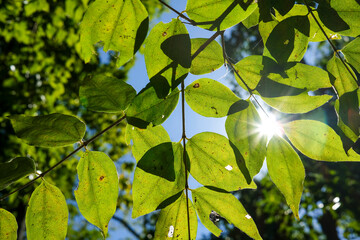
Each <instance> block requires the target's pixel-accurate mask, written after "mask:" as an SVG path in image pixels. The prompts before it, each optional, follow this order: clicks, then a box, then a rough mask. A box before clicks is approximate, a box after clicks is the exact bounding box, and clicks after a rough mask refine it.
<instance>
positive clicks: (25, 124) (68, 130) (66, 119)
mask: <svg viewBox="0 0 360 240" xmlns="http://www.w3.org/2000/svg"><path fill="white" fill-rule="evenodd" d="M9 118H10V120H11V124H12V125H13V128H14V130H15V134H16V136H17V137H18V138H21V139H22V140H24V141H25V142H26V143H27V144H29V145H34V146H38V147H61V146H66V145H70V144H73V143H75V142H78V141H80V140H81V139H82V138H83V136H84V134H85V130H86V127H85V124H84V123H83V122H82V121H80V120H79V119H78V118H76V117H73V116H69V115H64V114H60V113H53V114H49V115H45V116H37V117H30V116H24V115H15V116H10V117H9Z"/></svg>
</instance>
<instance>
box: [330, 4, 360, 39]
mask: <svg viewBox="0 0 360 240" xmlns="http://www.w3.org/2000/svg"><path fill="white" fill-rule="evenodd" d="M330 5H331V7H332V8H333V9H334V10H335V11H336V12H337V13H338V14H339V17H341V18H342V19H343V20H344V21H345V22H346V23H347V24H348V25H349V29H348V30H344V31H339V33H340V34H341V35H344V36H350V37H356V36H358V35H359V34H360V4H359V2H358V1H357V0H342V1H330Z"/></svg>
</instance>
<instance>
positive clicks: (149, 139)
mask: <svg viewBox="0 0 360 240" xmlns="http://www.w3.org/2000/svg"><path fill="white" fill-rule="evenodd" d="M130 140H132V141H133V145H132V149H131V150H132V151H131V153H132V154H133V156H134V158H135V159H136V161H139V160H140V159H141V158H142V157H143V156H144V154H145V153H146V152H147V151H148V150H149V149H151V148H153V147H155V146H157V145H159V144H160V143H165V142H171V140H170V137H169V134H168V133H167V132H166V130H165V128H164V127H163V126H161V125H159V126H154V127H153V126H151V125H149V126H148V127H147V128H146V129H141V128H137V127H134V126H131V125H130V124H128V125H127V126H126V141H127V143H128V144H130Z"/></svg>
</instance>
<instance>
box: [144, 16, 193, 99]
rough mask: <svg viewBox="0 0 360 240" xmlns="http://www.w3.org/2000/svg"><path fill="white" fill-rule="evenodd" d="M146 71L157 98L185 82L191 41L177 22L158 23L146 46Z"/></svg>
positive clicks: (178, 21)
mask: <svg viewBox="0 0 360 240" xmlns="http://www.w3.org/2000/svg"><path fill="white" fill-rule="evenodd" d="M144 55H145V64H146V70H147V73H148V76H149V79H150V82H151V83H152V84H153V86H154V88H155V90H156V93H157V94H158V96H159V97H164V96H166V95H167V94H168V93H169V90H170V89H175V88H176V86H178V85H179V83H180V82H181V81H182V80H183V79H185V77H186V76H187V74H188V72H189V68H190V66H191V42H190V37H189V34H188V31H187V30H186V27H185V25H184V24H183V23H182V22H181V21H180V20H179V19H173V20H172V21H171V22H170V23H163V22H160V23H158V24H157V25H156V26H155V27H154V28H153V29H152V30H151V32H150V34H149V36H148V38H147V39H146V45H145V53H144Z"/></svg>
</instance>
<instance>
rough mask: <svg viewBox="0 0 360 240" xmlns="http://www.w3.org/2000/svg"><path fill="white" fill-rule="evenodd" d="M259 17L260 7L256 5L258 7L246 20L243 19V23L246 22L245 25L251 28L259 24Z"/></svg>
mask: <svg viewBox="0 0 360 240" xmlns="http://www.w3.org/2000/svg"><path fill="white" fill-rule="evenodd" d="M259 18H260V12H259V7H256V9H255V10H254V11H253V12H252V13H251V14H250V16H248V17H247V18H246V19H245V20H244V21H242V24H244V26H245V27H246V28H247V29H249V28H251V27H254V26H256V25H258V24H259Z"/></svg>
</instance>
